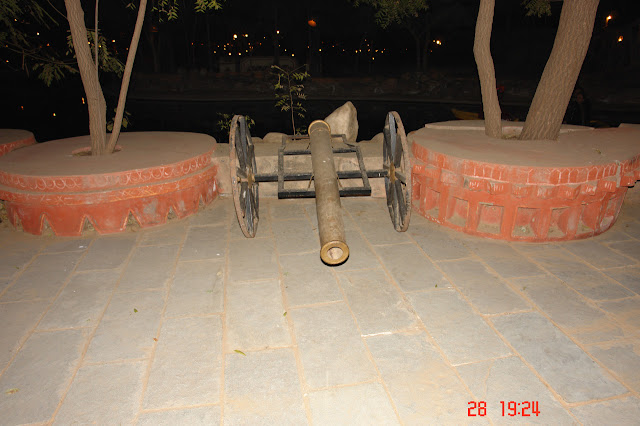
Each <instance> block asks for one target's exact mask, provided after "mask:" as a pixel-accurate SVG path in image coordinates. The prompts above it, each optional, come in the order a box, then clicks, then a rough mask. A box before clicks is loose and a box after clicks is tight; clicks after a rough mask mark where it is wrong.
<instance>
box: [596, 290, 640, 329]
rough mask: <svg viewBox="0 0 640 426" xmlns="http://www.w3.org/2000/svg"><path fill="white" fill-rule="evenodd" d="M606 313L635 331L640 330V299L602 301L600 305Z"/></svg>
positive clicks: (637, 297)
mask: <svg viewBox="0 0 640 426" xmlns="http://www.w3.org/2000/svg"><path fill="white" fill-rule="evenodd" d="M598 306H600V307H601V308H602V309H604V310H605V311H607V312H609V313H611V314H612V315H613V316H614V318H616V319H617V320H618V321H620V322H621V323H623V324H626V325H628V326H629V327H631V328H632V329H633V330H636V331H638V330H640V297H639V296H635V297H629V298H626V299H621V300H610V301H602V302H599V303H598Z"/></svg>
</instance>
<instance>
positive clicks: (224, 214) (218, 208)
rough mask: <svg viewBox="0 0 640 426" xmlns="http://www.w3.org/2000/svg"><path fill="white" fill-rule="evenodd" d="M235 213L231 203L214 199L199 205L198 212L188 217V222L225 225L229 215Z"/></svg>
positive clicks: (198, 224) (199, 224) (200, 224)
mask: <svg viewBox="0 0 640 426" xmlns="http://www.w3.org/2000/svg"><path fill="white" fill-rule="evenodd" d="M235 214H236V212H235V210H234V208H233V204H232V203H227V202H219V201H214V202H213V203H211V204H209V205H207V206H204V207H203V206H201V207H200V209H199V210H198V213H196V214H194V215H193V216H191V217H189V218H188V222H189V224H190V225H191V226H210V225H226V224H227V222H228V219H229V216H231V215H234V216H235Z"/></svg>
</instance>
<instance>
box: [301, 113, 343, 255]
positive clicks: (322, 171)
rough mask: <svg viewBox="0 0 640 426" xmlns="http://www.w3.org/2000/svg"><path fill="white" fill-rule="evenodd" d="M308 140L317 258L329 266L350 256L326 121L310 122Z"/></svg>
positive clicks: (329, 131)
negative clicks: (316, 235) (318, 247)
mask: <svg viewBox="0 0 640 426" xmlns="http://www.w3.org/2000/svg"><path fill="white" fill-rule="evenodd" d="M309 140H310V145H311V165H312V167H313V182H314V186H315V190H316V212H317V215H318V233H319V234H320V258H321V259H322V261H323V262H325V263H326V264H328V265H339V264H341V263H343V262H344V261H346V260H347V258H348V257H349V247H348V246H347V243H346V239H345V236H344V223H343V222H342V206H341V205H340V190H339V188H338V174H337V173H336V168H335V165H334V162H333V150H332V148H331V128H330V127H329V125H328V124H327V123H326V122H325V121H322V120H316V121H314V122H313V123H311V124H310V125H309Z"/></svg>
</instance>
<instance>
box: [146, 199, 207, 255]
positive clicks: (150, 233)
mask: <svg viewBox="0 0 640 426" xmlns="http://www.w3.org/2000/svg"><path fill="white" fill-rule="evenodd" d="M214 204H216V203H214ZM189 223H190V218H185V219H181V220H172V221H170V222H168V223H167V224H166V225H163V226H159V227H157V228H147V229H142V230H141V231H140V237H139V238H140V242H139V245H140V246H161V245H165V244H169V245H171V244H182V242H183V241H184V238H185V233H186V229H187V226H188V225H189Z"/></svg>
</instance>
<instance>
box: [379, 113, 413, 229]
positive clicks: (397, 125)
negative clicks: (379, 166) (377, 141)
mask: <svg viewBox="0 0 640 426" xmlns="http://www.w3.org/2000/svg"><path fill="white" fill-rule="evenodd" d="M383 136H384V140H383V144H382V157H383V168H384V170H385V171H386V175H385V178H384V189H385V192H386V195H387V207H388V208H389V216H390V217H391V222H392V223H393V226H394V228H395V230H396V231H398V232H404V231H406V230H407V228H408V227H409V219H410V218H411V162H410V160H409V148H408V144H407V136H406V133H405V131H404V126H403V124H402V120H401V119H400V116H399V115H398V113H397V112H395V111H391V112H389V113H388V114H387V118H386V120H385V124H384V130H383Z"/></svg>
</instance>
